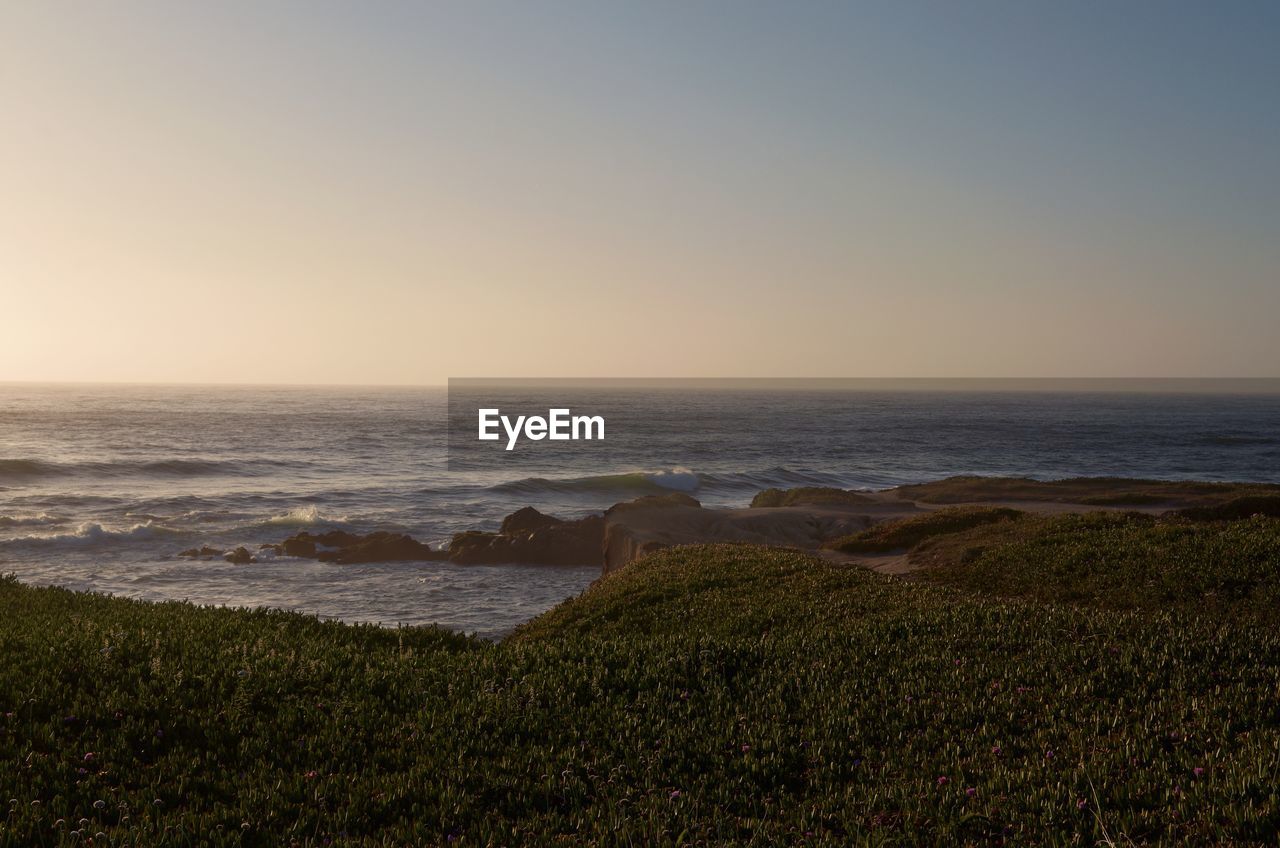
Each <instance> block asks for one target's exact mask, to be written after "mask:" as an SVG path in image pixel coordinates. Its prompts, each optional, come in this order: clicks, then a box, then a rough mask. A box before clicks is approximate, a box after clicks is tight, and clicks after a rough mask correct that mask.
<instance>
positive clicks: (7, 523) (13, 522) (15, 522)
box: [0, 512, 62, 527]
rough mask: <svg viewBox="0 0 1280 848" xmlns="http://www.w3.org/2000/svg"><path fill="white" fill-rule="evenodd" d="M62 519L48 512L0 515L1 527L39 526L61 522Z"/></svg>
mask: <svg viewBox="0 0 1280 848" xmlns="http://www.w3.org/2000/svg"><path fill="white" fill-rule="evenodd" d="M61 522H62V519H61V518H59V517H58V516H56V515H50V514H49V513H47V512H40V513H36V514H34V515H0V527H39V526H41V525H44V524H60V523H61Z"/></svg>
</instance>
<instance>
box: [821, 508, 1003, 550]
mask: <svg viewBox="0 0 1280 848" xmlns="http://www.w3.org/2000/svg"><path fill="white" fill-rule="evenodd" d="M1026 516H1027V514H1026V513H1025V512H1019V511H1018V510H1016V509H1002V508H998V507H951V508H948V509H939V510H936V511H934V512H926V513H922V514H921V515H913V516H911V517H910V518H904V519H901V520H899V521H886V522H883V523H881V524H877V525H875V526H873V527H870V528H868V529H866V530H863V531H862V532H861V533H853V534H851V535H849V536H842V537H840V538H839V539H835V540H834V541H832V542H829V543H827V545H826V547H828V548H831V549H832V550H836V551H840V552H842V553H846V554H874V553H885V552H888V551H894V550H903V549H906V548H911V547H914V546H916V545H918V544H919V543H920V542H923V541H924V540H925V539H931V538H933V537H935V536H941V535H945V534H949V533H958V532H960V531H961V530H968V529H970V528H972V527H980V526H983V525H986V524H997V523H1001V522H1006V521H1017V520H1019V519H1021V518H1025V517H1026Z"/></svg>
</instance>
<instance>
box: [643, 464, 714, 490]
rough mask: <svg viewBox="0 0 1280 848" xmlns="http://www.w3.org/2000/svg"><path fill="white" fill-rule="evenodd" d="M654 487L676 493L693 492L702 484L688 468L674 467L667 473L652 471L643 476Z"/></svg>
mask: <svg viewBox="0 0 1280 848" xmlns="http://www.w3.org/2000/svg"><path fill="white" fill-rule="evenodd" d="M645 477H646V478H648V480H649V481H650V482H652V483H653V484H654V485H657V486H661V487H662V488H664V489H671V490H673V491H676V492H693V491H696V490H697V488H698V486H699V485H700V484H701V483H702V481H701V479H700V478H699V477H698V475H697V474H695V473H694V472H693V471H691V470H690V469H688V468H684V467H682V466H676V467H675V468H672V469H670V470H668V471H654V472H651V473H649V474H646V475H645Z"/></svg>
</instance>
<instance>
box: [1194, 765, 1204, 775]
mask: <svg viewBox="0 0 1280 848" xmlns="http://www.w3.org/2000/svg"><path fill="white" fill-rule="evenodd" d="M1191 773H1192V774H1194V775H1195V776H1196V777H1204V769H1202V768H1201V767H1200V766H1196V767H1195V768H1193V769H1192V770H1191Z"/></svg>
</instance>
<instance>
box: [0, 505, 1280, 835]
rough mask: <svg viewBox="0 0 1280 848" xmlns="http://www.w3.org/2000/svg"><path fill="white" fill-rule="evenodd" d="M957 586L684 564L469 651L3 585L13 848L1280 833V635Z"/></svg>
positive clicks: (417, 633) (1259, 528) (612, 580)
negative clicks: (36, 847)
mask: <svg viewBox="0 0 1280 848" xmlns="http://www.w3.org/2000/svg"><path fill="white" fill-rule="evenodd" d="M1090 520H1092V519H1090ZM1018 523H1019V522H1008V521H1007V522H1002V523H998V524H992V525H985V526H983V527H978V528H971V529H970V530H967V531H963V532H967V533H974V532H981V531H984V530H991V529H993V528H997V527H1005V526H1006V525H1008V526H1015V525H1017V524H1018ZM1204 526H1206V527H1208V526H1210V525H1204ZM1148 529H1150V528H1148ZM1099 532H1121V533H1139V534H1140V528H1139V529H1133V530H1126V529H1123V528H1122V529H1121V530H1115V529H1114V528H1112V529H1111V530H1105V531H1104V530H1099ZM1239 532H1241V533H1242V534H1244V537H1245V540H1244V542H1243V544H1245V545H1246V547H1245V548H1244V549H1245V550H1246V551H1250V550H1260V551H1263V552H1264V553H1265V552H1266V551H1270V550H1271V549H1272V548H1271V547H1268V545H1274V544H1275V538H1274V537H1275V534H1276V533H1277V530H1276V526H1275V524H1274V523H1270V524H1268V523H1265V522H1261V523H1257V525H1256V526H1255V525H1254V524H1253V523H1250V524H1249V526H1247V527H1244V528H1242V529H1241V530H1240V531H1239ZM1268 534H1270V536H1269V537H1268ZM942 538H945V537H942ZM1135 538H1140V536H1139V537H1135ZM1161 538H1162V537H1161ZM1268 538H1270V542H1268V541H1267V539H1268ZM1227 541H1228V540H1226V539H1223V540H1220V542H1221V543H1222V544H1226V542H1227ZM1063 544H1065V542H1063ZM1193 544H1195V545H1200V546H1201V548H1203V549H1209V548H1212V546H1213V545H1215V544H1219V542H1215V541H1213V539H1211V538H1207V537H1206V538H1204V539H1199V540H1198V541H1195V542H1194V543H1193ZM1056 545H1057V543H1047V544H1046V546H1045V548H1044V551H1045V552H1046V553H1045V554H1044V555H1045V556H1046V557H1048V560H1047V561H1048V562H1057V561H1058V560H1057V559H1055V557H1057V556H1058V553H1057V550H1058V548H1057V546H1056ZM1249 546H1262V547H1261V548H1257V547H1249ZM1198 549H1200V548H1198ZM1153 550H1154V548H1153ZM1027 555H1028V556H1036V555H1040V551H1039V549H1035V548H1031V549H1028V552H1027ZM1260 555H1261V554H1260ZM1265 555H1266V556H1270V554H1269V553H1266V554H1265ZM1274 564H1275V563H1274V561H1272V565H1273V566H1274ZM1046 568H1050V571H1052V568H1051V567H1050V566H1046ZM1249 568H1253V566H1249ZM1091 585H1092V584H1091ZM975 588H976V587H971V586H969V585H967V584H966V585H964V586H963V587H961V588H960V589H956V588H952V587H949V586H939V585H933V584H931V583H927V582H926V583H920V582H917V583H909V582H904V581H895V580H893V579H890V578H887V577H884V576H882V575H878V574H875V573H872V572H868V571H865V570H863V569H860V568H857V567H855V566H842V565H837V564H833V563H829V562H826V561H824V560H821V559H818V558H816V557H811V556H807V555H803V554H800V553H796V552H790V551H782V550H769V549H763V548H755V547H749V546H742V545H733V546H699V547H686V548H677V549H672V550H668V551H664V552H661V553H659V554H656V555H654V556H651V557H648V558H646V559H643V560H640V561H638V562H636V563H633V564H632V565H629V566H628V567H627V568H625V569H622V570H621V571H619V572H617V573H616V574H613V575H610V576H609V577H607V578H605V579H603V580H601V581H599V582H598V583H597V584H596V586H595V587H593V588H592V589H591V590H589V591H588V592H586V593H584V595H583V596H581V597H580V598H577V599H575V600H573V601H570V602H567V603H566V604H563V605H561V606H560V607H558V608H556V609H555V610H552V611H551V612H549V613H547V614H546V615H544V616H542V617H540V618H538V619H535V620H534V621H533V622H531V623H529V624H528V625H526V626H525V627H524V628H522V629H521V630H520V631H518V632H517V633H516V634H514V635H513V636H512V637H510V638H509V639H507V640H505V641H504V642H502V643H499V644H486V643H480V642H476V641H473V640H468V639H464V638H460V637H457V636H453V635H450V634H447V633H443V632H440V631H434V630H379V629H376V628H370V627H349V626H344V625H339V624H333V623H324V622H319V621H316V620H315V619H313V618H308V617H305V616H301V615H294V614H287V613H267V612H245V611H234V610H221V609H199V608H194V607H191V606H188V605H182V604H143V603H135V602H131V601H124V600H119V599H109V598H102V597H96V596H90V595H80V594H73V593H70V592H66V591H62V590H56V589H35V588H30V587H25V586H22V585H19V584H17V583H16V582H13V581H4V582H2V583H0V657H2V659H0V762H3V763H4V764H5V766H4V770H3V772H0V790H2V792H0V800H3V801H4V802H5V803H6V805H7V807H6V817H5V818H3V819H2V820H0V845H14V846H16V845H22V846H27V845H57V844H89V841H90V840H92V843H93V844H95V845H198V844H199V845H204V844H207V845H224V844H225V845H279V844H291V843H292V844H298V845H326V844H333V845H403V844H427V845H432V844H441V845H456V844H462V845H467V844H472V845H488V844H495V845H496V844H505V845H524V844H564V845H570V844H574V845H576V844H592V843H594V844H609V845H617V844H631V845H677V844H686V845H695V844H702V845H715V844H757V845H780V844H786V845H847V844H868V845H920V844H974V845H986V844H1000V843H1005V844H1017V845H1026V844H1031V845H1080V844H1098V843H1100V842H1101V843H1104V844H1105V843H1113V844H1130V843H1131V842H1132V843H1133V844H1170V845H1173V844H1230V843H1242V844H1243V843H1256V844H1274V843H1275V841H1276V838H1277V832H1278V829H1280V782H1278V780H1277V775H1278V774H1280V754H1278V753H1277V752H1278V751H1280V710H1277V708H1276V703H1277V698H1278V696H1280V632H1278V631H1277V628H1276V627H1275V626H1274V625H1273V624H1272V623H1271V622H1270V621H1268V620H1264V619H1262V618H1259V617H1256V616H1247V615H1246V616H1238V615H1234V614H1230V611H1229V609H1228V607H1227V606H1226V605H1224V606H1223V607H1222V608H1220V609H1216V610H1215V609H1211V610H1208V611H1205V610H1203V609H1198V608H1196V607H1194V606H1188V607H1186V608H1175V609H1172V610H1151V609H1140V610H1129V611H1125V610H1116V609H1106V608H1098V607H1095V606H1091V605H1088V604H1084V605H1068V604H1060V603H1039V602H1032V601H1026V600H1001V599H998V598H994V597H992V596H991V595H990V594H982V593H980V592H978V591H975ZM1224 612H1225V613H1227V614H1222V613H1224Z"/></svg>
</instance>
